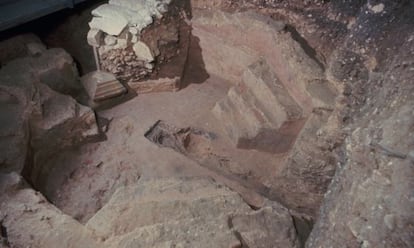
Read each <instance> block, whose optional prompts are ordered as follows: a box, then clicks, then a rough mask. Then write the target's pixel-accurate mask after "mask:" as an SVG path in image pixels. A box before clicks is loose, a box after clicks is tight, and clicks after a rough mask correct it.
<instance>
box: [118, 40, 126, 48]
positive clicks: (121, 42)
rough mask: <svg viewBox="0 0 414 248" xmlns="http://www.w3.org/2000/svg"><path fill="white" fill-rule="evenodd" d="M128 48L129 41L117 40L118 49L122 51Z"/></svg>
mask: <svg viewBox="0 0 414 248" xmlns="http://www.w3.org/2000/svg"><path fill="white" fill-rule="evenodd" d="M127 46H128V40H125V39H117V46H116V48H118V49H122V48H126V47H127Z"/></svg>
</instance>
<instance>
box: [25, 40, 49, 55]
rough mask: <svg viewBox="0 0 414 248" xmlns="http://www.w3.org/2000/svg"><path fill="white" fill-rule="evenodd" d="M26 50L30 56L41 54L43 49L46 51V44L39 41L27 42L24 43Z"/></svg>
mask: <svg viewBox="0 0 414 248" xmlns="http://www.w3.org/2000/svg"><path fill="white" fill-rule="evenodd" d="M26 47H27V51H28V53H29V54H30V55H31V56H37V55H40V54H42V53H43V52H44V51H46V46H45V45H43V44H41V43H36V42H32V43H28V44H26Z"/></svg>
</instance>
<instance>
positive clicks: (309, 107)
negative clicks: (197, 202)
mask: <svg viewBox="0 0 414 248" xmlns="http://www.w3.org/2000/svg"><path fill="white" fill-rule="evenodd" d="M81 16H83V15H81ZM71 18H73V17H71ZM72 21H73V19H72ZM75 23H76V22H75ZM191 25H192V39H191V42H190V48H189V55H188V56H189V57H188V61H187V64H186V69H185V70H184V71H185V76H184V79H185V82H184V84H189V85H190V86H186V88H183V89H181V91H180V92H184V93H180V92H178V93H168V94H170V95H169V96H168V97H167V98H168V99H172V100H171V102H166V100H163V99H164V97H165V94H166V93H154V94H150V95H145V96H141V95H140V96H138V97H137V98H138V99H142V100H138V102H137V103H136V104H141V105H146V104H147V106H148V110H138V111H137V114H134V115H139V116H140V118H141V123H134V122H128V121H126V122H124V123H121V124H119V123H118V124H114V125H113V126H112V123H110V124H108V125H109V126H108V128H109V130H111V129H112V131H108V136H109V137H108V140H107V141H103V142H101V143H89V144H83V145H81V146H77V147H70V148H67V149H60V150H57V151H55V152H54V153H53V154H49V158H48V159H43V160H41V161H37V162H36V163H37V164H36V165H33V164H29V165H27V166H28V167H27V168H26V169H25V171H30V173H29V174H30V175H29V176H26V179H28V181H29V182H31V183H32V186H33V187H34V188H35V189H37V190H40V191H41V192H42V194H43V195H44V196H46V198H47V199H48V200H49V201H50V202H52V203H53V204H54V205H56V206H57V207H58V208H60V209H61V210H62V211H63V212H64V213H66V214H68V215H70V216H72V217H73V218H75V219H76V220H78V221H79V222H81V223H83V224H86V223H87V222H88V221H89V220H90V219H91V218H92V217H93V216H94V215H95V214H96V213H97V212H98V211H99V210H100V209H102V208H103V207H104V206H105V204H106V203H107V202H108V201H110V199H111V197H112V195H113V194H114V192H116V191H117V189H118V188H120V187H126V186H128V185H133V184H135V183H137V181H138V180H139V178H140V177H141V176H142V175H144V176H145V173H146V170H145V169H143V168H142V167H139V166H138V165H137V164H138V163H139V162H138V161H135V162H134V160H131V159H129V160H128V159H126V160H125V157H128V156H131V154H133V153H136V155H137V156H143V157H146V156H157V154H152V155H148V154H145V153H147V152H148V149H149V148H146V147H151V144H150V143H155V144H156V145H157V146H159V147H160V148H159V150H157V152H159V153H160V154H159V158H158V159H155V161H159V160H162V159H163V158H164V155H162V153H165V152H166V150H165V149H166V148H171V149H173V150H174V151H175V152H176V153H178V154H181V155H183V156H184V157H187V158H189V159H190V160H191V161H193V162H195V163H196V164H198V165H200V166H201V167H203V168H207V169H208V171H211V172H212V173H213V174H216V175H219V176H220V177H223V178H225V180H229V181H232V182H234V183H235V184H236V185H237V186H234V184H232V183H230V184H229V183H225V184H227V185H228V186H230V187H231V188H233V189H234V190H236V191H238V190H239V193H241V195H242V197H243V196H244V197H243V198H244V199H249V194H248V193H245V192H246V189H247V191H252V192H254V193H258V194H259V195H261V196H263V197H265V198H268V199H270V200H274V201H278V202H280V203H282V204H283V205H284V206H286V207H287V208H289V209H290V210H291V215H292V216H293V217H294V221H295V225H296V229H297V231H298V233H299V234H300V238H301V241H302V243H304V241H305V240H306V238H307V236H308V234H309V232H310V230H311V228H312V222H313V220H314V218H315V217H316V216H317V211H318V209H319V207H320V204H321V201H322V198H323V194H324V193H325V191H326V188H327V186H328V184H329V182H330V179H331V178H332V176H333V174H334V165H332V164H331V163H333V161H332V158H331V157H329V156H327V155H326V153H323V152H319V150H318V149H317V147H316V146H317V145H318V144H319V143H320V142H321V141H320V137H319V136H320V135H319V134H320V133H321V132H322V133H323V132H324V130H325V129H326V130H331V129H335V128H336V127H335V124H331V123H329V122H328V120H329V118H330V115H331V113H332V110H333V106H334V103H335V96H336V89H335V87H334V86H333V85H331V84H330V83H329V81H328V80H327V79H326V78H325V75H324V68H323V63H321V62H320V61H319V60H318V59H317V58H316V56H315V54H314V53H315V51H314V50H313V49H312V48H311V47H310V46H309V45H308V44H307V43H306V40H304V39H303V38H302V37H300V35H299V34H298V33H297V32H296V31H295V30H294V28H293V27H291V26H286V25H285V24H284V23H282V22H279V21H275V20H272V19H270V18H268V17H264V16H262V15H259V14H255V13H253V12H244V13H234V14H230V13H225V12H220V11H216V12H214V11H209V10H194V11H193V19H192V20H191ZM71 28H73V27H68V30H67V32H70V31H71ZM59 30H62V28H61V27H60V28H59ZM82 32H83V31H82ZM49 37H52V38H49V40H53V44H54V45H56V44H59V43H60V42H62V45H63V47H64V48H65V46H67V47H69V49H68V50H73V49H74V48H73V47H74V45H73V44H70V45H68V44H65V43H66V42H67V41H59V39H58V38H59V35H57V34H56V33H52V34H50V35H49ZM82 44H83V43H82ZM82 46H83V45H82ZM78 54H79V51H78ZM75 59H76V57H75ZM82 61H86V60H85V58H84V55H82V57H81V58H79V59H78V62H80V63H82ZM80 66H81V68H83V69H85V68H88V66H90V63H89V62H88V63H85V64H84V65H80ZM207 73H208V74H207ZM207 75H209V79H207V81H206V82H203V83H202V84H200V87H201V86H202V85H203V84H210V85H211V84H212V83H211V80H215V81H217V82H223V84H222V85H221V86H219V87H218V89H212V88H214V87H215V86H214V85H215V83H213V84H212V85H213V86H211V87H208V86H205V88H203V87H201V88H199V89H197V90H196V91H203V90H207V91H211V92H207V93H206V94H202V95H199V96H201V97H200V99H199V102H200V103H199V104H198V105H197V104H194V103H195V102H197V100H194V99H192V100H189V101H188V102H185V101H183V99H181V100H180V99H178V100H177V99H175V98H174V94H178V96H177V98H186V97H187V98H189V99H190V98H191V97H192V96H191V94H192V91H194V90H193V89H191V84H194V83H201V82H199V81H200V80H201V79H202V80H201V81H204V80H205V79H206V78H207V77H208V76H207ZM187 91H188V92H189V93H186V92H187ZM157 94H161V95H160V96H157ZM179 94H181V95H179ZM197 94H199V93H197ZM210 95H211V99H209V98H210ZM194 97H198V96H194ZM151 98H153V99H155V100H151ZM127 104H129V103H127ZM134 104H135V103H134ZM157 104H158V105H157ZM166 104H167V105H174V104H176V105H177V108H176V109H177V110H176V111H177V116H174V115H175V114H174V112H173V113H171V112H169V111H174V107H172V106H166ZM191 104H194V107H193V106H191ZM200 106H202V107H200ZM164 107H165V108H167V110H159V111H158V109H161V108H164ZM198 107H200V109H199V110H198V111H197V110H194V109H192V108H198ZM144 108H146V107H144ZM116 111H121V112H123V113H127V114H126V115H128V111H134V108H131V107H130V106H129V107H126V108H125V109H122V107H119V106H118V107H117V109H116V110H114V111H112V112H111V110H104V111H102V112H98V116H101V115H102V116H103V117H108V118H110V117H111V116H110V115H111V114H114V112H116ZM157 111H158V112H157ZM179 111H181V112H180V113H178V112H179ZM185 112H188V114H183V113H185ZM197 114H199V115H198V116H196V115H197ZM171 115H172V116H171ZM194 116H195V117H196V118H195V119H194V120H192V118H193V117H194ZM180 117H183V118H184V120H183V121H180V120H179V119H180ZM145 118H147V120H146V119H145ZM154 118H155V119H163V120H164V119H166V120H167V121H156V122H155V123H154V122H153V119H154ZM203 118H204V119H203ZM205 123H208V125H205ZM137 125H138V126H140V127H138V128H137ZM176 126H178V127H176ZM327 126H328V127H327ZM137 129H138V130H137ZM326 130H325V131H326ZM143 131H145V132H143ZM144 137H145V139H142V138H144ZM132 139H136V141H134V142H131V140H132ZM125 144H127V145H125ZM143 144H144V145H143ZM140 146H143V147H144V148H143V149H142V150H141V149H140V148H139V147H140ZM312 146H315V147H312ZM126 147H127V148H126ZM131 147H133V148H134V149H135V151H134V149H132V150H131V151H129V150H128V149H129V148H131ZM110 149H114V151H110ZM122 149H126V150H128V151H127V152H126V151H125V150H122ZM34 152H36V151H34ZM149 154H150V153H149ZM168 156H171V157H174V156H176V155H170V154H169V155H168ZM309 156H314V157H317V158H318V160H319V161H321V162H320V164H318V165H317V166H315V168H313V167H312V166H308V167H302V165H301V162H303V161H306V160H308V161H307V162H309V163H310V161H309V159H310V158H309ZM152 159H153V158H148V160H145V161H147V162H148V161H151V160H152ZM165 159H166V160H168V159H170V158H169V157H165ZM326 161H328V162H326ZM39 163H42V165H39ZM177 170H178V171H179V169H177ZM154 173H155V172H154ZM141 174H142V175H141ZM190 174H191V173H190ZM34 175H36V176H35V178H36V181H35V182H34V181H33V180H32V178H33V176H34ZM232 185H233V187H232ZM240 188H242V189H243V190H240ZM249 205H250V206H251V207H253V208H255V209H260V208H261V206H260V202H254V201H252V202H249Z"/></svg>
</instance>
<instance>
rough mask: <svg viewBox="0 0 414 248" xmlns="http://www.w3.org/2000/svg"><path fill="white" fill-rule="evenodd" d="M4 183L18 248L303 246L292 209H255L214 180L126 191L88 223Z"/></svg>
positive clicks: (13, 180)
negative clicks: (52, 247) (299, 239)
mask: <svg viewBox="0 0 414 248" xmlns="http://www.w3.org/2000/svg"><path fill="white" fill-rule="evenodd" d="M1 179H2V180H1V181H0V182H1V184H0V189H2V192H7V194H2V195H1V198H0V199H1V210H2V212H1V214H2V216H1V218H2V222H3V223H4V224H5V225H6V226H7V227H8V228H7V230H8V232H7V236H8V242H9V243H10V245H12V246H25V245H28V244H31V245H34V246H35V247H46V246H47V247H50V246H55V245H57V244H59V246H60V247H78V246H83V247H171V246H176V247H223V248H228V247H240V246H241V245H242V243H241V242H247V243H249V242H252V241H253V242H254V241H257V242H259V244H260V245H259V246H257V247H268V246H266V245H265V246H263V245H264V244H267V245H268V244H270V243H269V242H270V241H271V240H276V241H277V242H278V244H280V245H286V246H287V247H299V246H298V239H297V237H296V233H295V229H294V226H293V222H292V219H291V217H290V214H289V212H288V211H287V209H285V208H283V207H282V206H280V205H279V204H277V203H268V204H269V205H268V206H267V207H265V208H264V209H263V210H260V211H253V210H251V209H250V208H249V207H248V206H247V204H245V203H244V202H243V200H242V199H241V198H240V196H239V195H238V194H237V193H236V192H233V191H231V190H229V189H228V188H226V187H225V186H223V185H220V184H217V183H215V182H213V181H212V180H210V179H203V178H181V179H179V178H163V179H153V180H145V181H140V182H139V183H137V184H135V185H131V186H127V187H120V188H119V189H118V190H117V191H116V192H115V193H114V195H113V196H112V198H111V200H110V201H109V202H108V204H106V205H105V206H104V207H103V208H102V209H101V210H100V211H98V213H97V214H96V215H95V216H94V217H93V218H91V219H90V220H89V221H88V222H87V223H86V226H83V225H81V224H79V223H78V222H76V221H74V220H73V219H72V218H69V217H68V216H67V215H64V214H62V213H61V212H60V211H58V210H57V209H56V208H55V207H53V206H52V205H51V204H50V203H48V202H47V201H46V199H45V198H43V197H42V196H41V195H39V194H38V193H36V192H35V191H33V190H31V189H28V188H27V185H25V184H24V182H23V181H22V179H21V178H20V177H19V176H18V175H17V174H7V175H5V174H2V175H1ZM246 221H247V222H248V223H245V222H246ZM229 222H230V223H231V224H230V225H229ZM245 224H247V225H245ZM33 225H36V226H37V227H38V229H33V228H32V226H33ZM258 225H259V226H260V229H256V228H257V227H258ZM273 228H277V229H278V230H279V231H278V232H277V233H274V232H273V231H272V229H273ZM22 230H25V231H24V233H25V235H24V237H22V236H19V235H20V233H21V231H22ZM237 234H238V235H237ZM253 234H259V236H254V237H253V236H252V235H253ZM239 235H240V236H241V237H242V240H241V239H240V237H239ZM252 238H253V239H252Z"/></svg>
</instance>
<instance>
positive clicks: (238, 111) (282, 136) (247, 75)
mask: <svg viewBox="0 0 414 248" xmlns="http://www.w3.org/2000/svg"><path fill="white" fill-rule="evenodd" d="M213 114H214V115H215V116H216V117H217V118H218V119H219V120H220V121H221V123H222V124H223V126H224V129H225V131H226V132H227V134H228V135H229V137H230V138H231V139H232V140H233V141H234V143H235V144H236V145H237V147H238V148H246V149H252V148H254V149H258V150H264V151H271V152H280V153H282V152H286V151H288V150H289V149H290V147H291V146H292V143H293V142H294V140H295V137H296V135H297V133H298V132H299V130H300V128H301V127H302V125H303V123H304V120H303V119H304V118H303V114H302V109H301V108H300V106H299V105H298V104H297V103H296V102H295V100H294V99H293V98H292V97H290V95H289V93H288V91H287V90H286V89H285V87H284V86H283V84H282V83H281V82H280V81H279V79H278V78H277V76H276V74H275V73H274V72H273V71H272V69H271V68H270V66H269V65H268V64H267V62H266V60H264V59H260V60H259V61H257V62H255V63H253V64H251V65H250V66H248V68H247V70H246V71H245V72H244V73H243V75H242V79H241V82H240V83H238V84H237V85H235V86H233V87H232V88H230V90H229V92H228V94H227V97H225V98H224V99H222V100H221V101H219V102H217V104H216V105H215V106H214V108H213Z"/></svg>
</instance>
